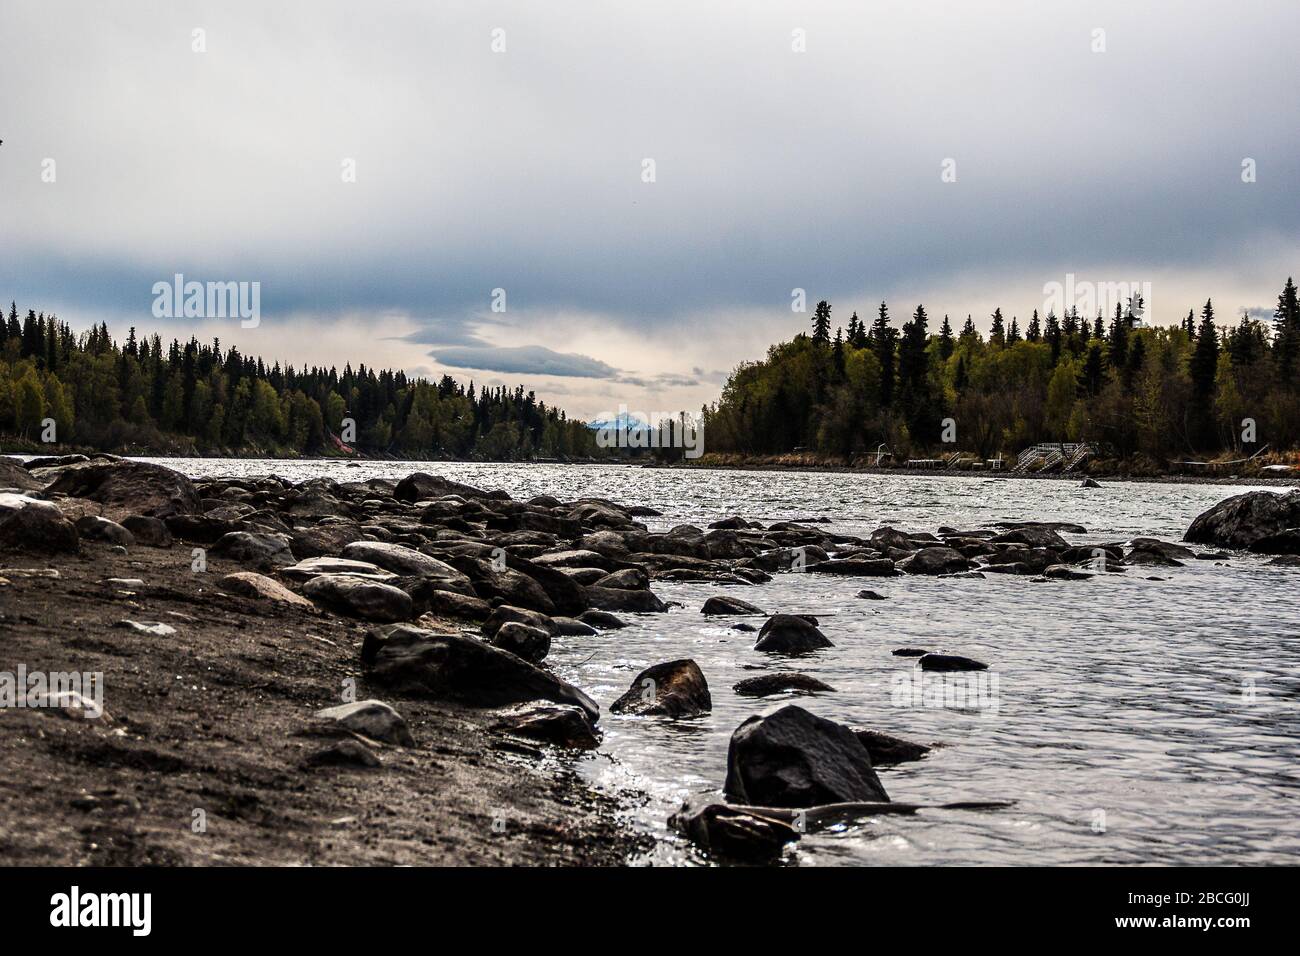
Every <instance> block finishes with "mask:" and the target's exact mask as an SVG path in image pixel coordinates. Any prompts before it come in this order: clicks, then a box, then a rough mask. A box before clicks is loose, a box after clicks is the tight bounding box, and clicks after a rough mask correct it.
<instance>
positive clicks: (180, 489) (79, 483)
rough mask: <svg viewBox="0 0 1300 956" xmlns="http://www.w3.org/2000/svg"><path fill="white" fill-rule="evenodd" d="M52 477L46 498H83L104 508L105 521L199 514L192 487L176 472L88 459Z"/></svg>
mask: <svg viewBox="0 0 1300 956" xmlns="http://www.w3.org/2000/svg"><path fill="white" fill-rule="evenodd" d="M50 473H51V474H54V475H56V477H55V478H54V480H53V482H51V483H50V484H49V485H48V486H47V487H46V489H45V494H46V495H47V496H54V495H67V496H68V497H69V498H86V499H89V500H90V501H97V502H99V503H100V504H102V505H103V506H104V515H105V517H108V518H112V519H113V520H115V521H116V520H120V519H122V518H125V517H126V516H127V515H132V514H138V515H146V516H148V517H151V518H168V517H171V516H172V515H199V514H202V513H203V507H202V505H201V503H200V499H199V493H198V491H197V490H196V489H195V487H194V483H193V482H192V481H190V480H189V478H187V477H185V476H184V475H182V474H181V473H180V472H179V471H172V469H170V468H164V467H163V466H162V465H152V464H149V463H147V462H142V461H128V460H126V459H124V458H116V459H109V460H105V459H92V460H90V461H83V462H79V463H77V464H75V465H68V466H66V467H62V468H59V469H57V470H55V471H52V472H50Z"/></svg>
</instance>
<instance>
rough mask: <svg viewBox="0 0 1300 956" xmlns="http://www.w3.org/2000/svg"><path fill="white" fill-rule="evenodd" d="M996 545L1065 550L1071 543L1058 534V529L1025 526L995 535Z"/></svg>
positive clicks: (1044, 526)
mask: <svg viewBox="0 0 1300 956" xmlns="http://www.w3.org/2000/svg"><path fill="white" fill-rule="evenodd" d="M993 541H994V543H996V544H1026V545H1029V547H1031V548H1052V549H1055V550H1063V549H1065V548H1068V547H1069V546H1070V543H1069V542H1068V541H1066V540H1065V539H1064V538H1062V537H1061V536H1060V535H1059V534H1057V533H1056V529H1055V528H1052V527H1049V526H1047V525H1023V526H1021V527H1019V528H1014V529H1012V530H1011V531H1007V532H1004V533H1003V534H999V535H995V536H994V537H993Z"/></svg>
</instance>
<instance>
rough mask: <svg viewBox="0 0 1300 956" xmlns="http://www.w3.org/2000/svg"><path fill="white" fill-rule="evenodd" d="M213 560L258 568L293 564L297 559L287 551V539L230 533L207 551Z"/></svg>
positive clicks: (269, 535) (274, 535)
mask: <svg viewBox="0 0 1300 956" xmlns="http://www.w3.org/2000/svg"><path fill="white" fill-rule="evenodd" d="M208 553H209V555H210V556H211V557H214V558H228V559H230V560H231V561H242V562H244V563H247V564H254V565H259V566H268V565H279V566H287V565H290V564H294V563H295V562H296V561H297V558H295V557H294V556H293V552H292V551H291V550H289V539H288V538H287V537H286V536H284V535H280V534H254V533H253V532H251V531H232V532H230V533H229V534H224V535H222V536H221V538H220V540H218V541H217V543H216V544H214V545H213V546H212V548H211V549H210V550H209V552H208Z"/></svg>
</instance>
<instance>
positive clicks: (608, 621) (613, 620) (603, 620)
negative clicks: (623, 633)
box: [578, 608, 627, 631]
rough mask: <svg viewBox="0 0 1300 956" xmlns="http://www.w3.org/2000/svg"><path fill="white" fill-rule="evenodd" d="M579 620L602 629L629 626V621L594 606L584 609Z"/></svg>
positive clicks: (613, 629)
mask: <svg viewBox="0 0 1300 956" xmlns="http://www.w3.org/2000/svg"><path fill="white" fill-rule="evenodd" d="M578 620H579V621H581V622H582V623H583V624H590V625H591V626H592V627H594V628H597V629H598V630H602V631H616V630H618V629H619V628H623V627H627V621H624V620H623V619H622V618H620V617H616V616H614V615H613V614H610V613H609V612H608V611H599V610H596V609H594V608H593V609H592V610H589V611H583V612H582V613H581V614H579V615H578Z"/></svg>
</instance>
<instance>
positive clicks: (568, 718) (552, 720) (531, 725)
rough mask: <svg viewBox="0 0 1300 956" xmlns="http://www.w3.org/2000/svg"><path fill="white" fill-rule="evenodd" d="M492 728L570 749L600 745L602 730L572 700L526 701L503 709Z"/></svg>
mask: <svg viewBox="0 0 1300 956" xmlns="http://www.w3.org/2000/svg"><path fill="white" fill-rule="evenodd" d="M492 729H493V730H494V731H496V732H498V733H507V734H515V735H516V736H519V737H527V738H529V739H530V740H540V741H542V742H543V743H548V744H555V745H556V746H558V747H568V748H569V749H570V750H594V749H595V748H596V747H598V746H599V745H600V732H599V731H598V730H596V728H595V726H594V725H593V724H592V722H591V718H590V717H588V716H587V712H586V711H584V710H583V709H582V708H581V707H574V706H572V705H570V704H525V705H523V706H520V707H516V708H514V709H513V710H509V711H506V712H505V713H503V714H502V715H501V718H500V719H499V720H497V722H496V723H495V724H493V725H492Z"/></svg>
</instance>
